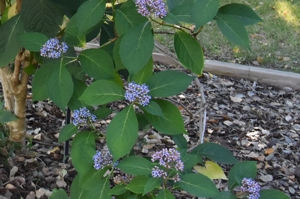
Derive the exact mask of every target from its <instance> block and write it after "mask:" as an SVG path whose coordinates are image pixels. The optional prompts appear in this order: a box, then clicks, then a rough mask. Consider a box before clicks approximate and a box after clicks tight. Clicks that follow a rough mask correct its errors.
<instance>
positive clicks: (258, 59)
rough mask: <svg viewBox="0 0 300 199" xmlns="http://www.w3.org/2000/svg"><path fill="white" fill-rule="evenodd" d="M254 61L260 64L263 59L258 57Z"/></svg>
mask: <svg viewBox="0 0 300 199" xmlns="http://www.w3.org/2000/svg"><path fill="white" fill-rule="evenodd" d="M256 60H257V61H258V63H262V62H263V60H264V59H263V58H262V57H260V56H258V57H257V58H256Z"/></svg>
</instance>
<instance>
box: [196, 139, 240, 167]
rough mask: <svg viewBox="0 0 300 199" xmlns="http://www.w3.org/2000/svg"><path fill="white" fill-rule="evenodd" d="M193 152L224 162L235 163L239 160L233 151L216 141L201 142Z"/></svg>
mask: <svg viewBox="0 0 300 199" xmlns="http://www.w3.org/2000/svg"><path fill="white" fill-rule="evenodd" d="M192 153H193V154H198V155H200V156H204V157H206V158H209V159H211V160H214V161H216V162H219V163H223V164H234V163H236V162H237V161H238V160H237V159H236V158H235V157H234V155H233V154H232V152H231V151H229V150H228V149H227V148H225V147H223V146H221V145H219V144H216V143H208V142H207V143H203V144H200V145H198V146H197V147H196V148H194V149H193V150H192Z"/></svg>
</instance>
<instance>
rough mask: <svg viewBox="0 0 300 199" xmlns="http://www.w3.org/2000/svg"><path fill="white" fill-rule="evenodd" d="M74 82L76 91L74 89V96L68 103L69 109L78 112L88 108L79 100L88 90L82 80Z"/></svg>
mask: <svg viewBox="0 0 300 199" xmlns="http://www.w3.org/2000/svg"><path fill="white" fill-rule="evenodd" d="M72 80H73V83H74V88H76V89H74V92H73V95H72V97H71V99H70V101H69V103H68V107H69V108H70V109H71V110H76V109H79V108H82V107H85V106H87V105H86V104H84V103H83V102H82V101H80V100H79V97H80V96H81V95H82V94H83V92H84V91H85V89H86V88H87V85H86V84H85V83H84V82H83V81H81V80H78V79H75V78H73V79H72Z"/></svg>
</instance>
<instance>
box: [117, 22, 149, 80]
mask: <svg viewBox="0 0 300 199" xmlns="http://www.w3.org/2000/svg"><path fill="white" fill-rule="evenodd" d="M153 48H154V39H153V35H152V31H151V26H150V22H146V23H143V24H141V25H139V26H136V27H134V28H132V29H130V30H129V31H128V32H126V33H125V34H124V36H123V38H122V40H121V43H120V57H121V60H122V62H123V64H124V65H125V67H126V68H127V70H128V71H129V73H130V74H132V75H134V74H135V73H137V72H139V70H141V69H142V68H143V67H144V66H145V65H146V64H147V63H148V62H149V60H150V58H151V57H152V51H153Z"/></svg>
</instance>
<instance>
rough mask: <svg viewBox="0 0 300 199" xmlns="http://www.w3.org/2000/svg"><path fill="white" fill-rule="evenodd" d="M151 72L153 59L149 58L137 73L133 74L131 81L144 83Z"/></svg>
mask: <svg viewBox="0 0 300 199" xmlns="http://www.w3.org/2000/svg"><path fill="white" fill-rule="evenodd" d="M152 73H153V59H152V58H151V59H150V60H149V62H148V63H147V64H146V66H144V67H143V68H142V69H141V70H140V71H139V72H138V73H136V74H134V75H133V77H132V79H131V80H132V81H134V82H135V83H137V84H143V83H145V82H146V81H147V80H148V79H149V78H150V77H151V75H152Z"/></svg>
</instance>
